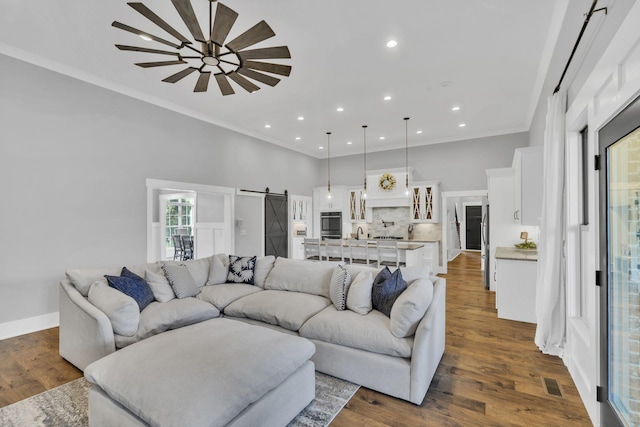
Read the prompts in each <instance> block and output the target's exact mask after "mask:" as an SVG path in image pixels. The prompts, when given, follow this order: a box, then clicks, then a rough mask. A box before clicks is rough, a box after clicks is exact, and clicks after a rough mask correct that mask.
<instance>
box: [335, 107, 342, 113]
mask: <svg viewBox="0 0 640 427" xmlns="http://www.w3.org/2000/svg"><path fill="white" fill-rule="evenodd" d="M336 111H338V112H343V111H344V108H342V107H338V108H336Z"/></svg>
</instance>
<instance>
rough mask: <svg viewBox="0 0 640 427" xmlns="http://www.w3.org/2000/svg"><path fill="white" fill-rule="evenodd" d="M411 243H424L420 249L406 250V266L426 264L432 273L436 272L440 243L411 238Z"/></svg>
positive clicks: (437, 269)
mask: <svg viewBox="0 0 640 427" xmlns="http://www.w3.org/2000/svg"><path fill="white" fill-rule="evenodd" d="M411 242H412V243H419V244H422V245H424V246H423V247H422V248H420V249H416V250H413V251H406V255H405V259H404V260H402V261H405V262H406V263H407V266H414V265H422V264H427V265H429V267H431V272H432V274H438V272H439V264H440V253H439V248H440V245H439V243H438V242H420V241H417V240H411Z"/></svg>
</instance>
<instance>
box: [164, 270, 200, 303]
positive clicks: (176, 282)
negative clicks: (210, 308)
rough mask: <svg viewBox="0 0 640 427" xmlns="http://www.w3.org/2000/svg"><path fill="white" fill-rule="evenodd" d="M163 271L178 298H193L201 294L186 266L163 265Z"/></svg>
mask: <svg viewBox="0 0 640 427" xmlns="http://www.w3.org/2000/svg"><path fill="white" fill-rule="evenodd" d="M162 270H164V275H165V276H166V277H167V281H168V282H169V285H171V288H172V289H173V292H174V293H175V294H176V296H177V297H178V298H187V297H193V296H196V295H198V292H200V289H199V288H198V285H197V284H196V282H195V280H193V276H192V275H191V273H189V270H188V269H187V267H186V266H185V265H176V264H163V265H162Z"/></svg>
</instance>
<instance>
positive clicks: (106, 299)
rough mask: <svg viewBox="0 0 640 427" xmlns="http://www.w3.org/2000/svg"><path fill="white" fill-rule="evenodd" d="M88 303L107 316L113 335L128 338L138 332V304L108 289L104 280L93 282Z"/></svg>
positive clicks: (110, 288)
mask: <svg viewBox="0 0 640 427" xmlns="http://www.w3.org/2000/svg"><path fill="white" fill-rule="evenodd" d="M89 302H90V303H91V304H93V305H95V306H96V307H98V308H99V309H100V310H101V311H102V312H104V314H106V315H107V317H108V318H109V320H110V321H111V327H112V328H113V332H114V333H116V334H118V335H124V336H128V337H130V336H132V335H133V334H135V333H136V331H137V330H138V324H139V323H140V307H139V306H138V303H137V302H136V300H134V299H133V298H131V297H130V296H128V295H125V294H123V293H122V292H120V291H119V290H117V289H114V288H112V287H110V286H109V285H108V284H107V283H106V280H104V279H102V280H96V281H95V282H93V285H91V288H89Z"/></svg>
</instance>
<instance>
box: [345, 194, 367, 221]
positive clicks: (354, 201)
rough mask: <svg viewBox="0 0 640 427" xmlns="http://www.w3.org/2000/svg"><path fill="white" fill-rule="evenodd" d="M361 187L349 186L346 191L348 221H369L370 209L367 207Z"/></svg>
mask: <svg viewBox="0 0 640 427" xmlns="http://www.w3.org/2000/svg"><path fill="white" fill-rule="evenodd" d="M364 195H365V193H364V189H363V188H349V189H348V191H347V198H348V200H347V206H348V215H347V220H348V221H350V222H371V218H372V209H371V208H367V199H366V197H364Z"/></svg>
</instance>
